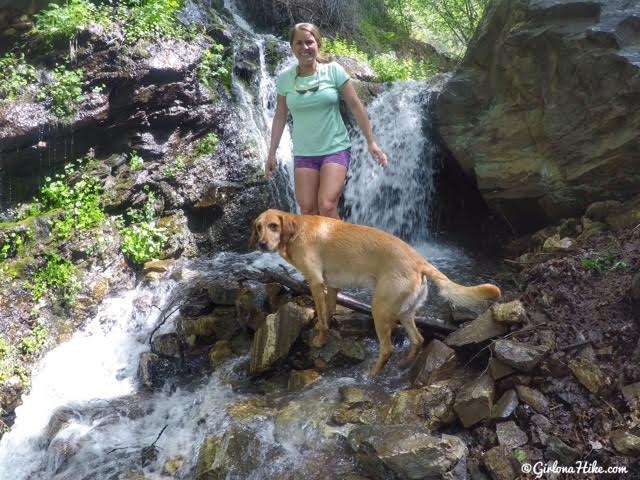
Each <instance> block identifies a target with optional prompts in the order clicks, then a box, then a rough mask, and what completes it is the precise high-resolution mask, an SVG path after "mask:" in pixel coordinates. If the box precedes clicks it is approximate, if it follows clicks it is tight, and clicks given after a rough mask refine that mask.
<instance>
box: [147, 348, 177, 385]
mask: <svg viewBox="0 0 640 480" xmlns="http://www.w3.org/2000/svg"><path fill="white" fill-rule="evenodd" d="M176 373H177V365H176V364H175V363H173V362H172V361H170V360H168V359H165V358H160V357H159V356H158V355H156V354H155V353H151V352H144V353H142V354H140V361H139V363H138V379H139V380H140V383H142V385H144V386H145V387H147V388H150V389H158V388H160V387H162V385H164V382H165V381H166V379H167V378H168V377H170V376H173V375H175V374H176Z"/></svg>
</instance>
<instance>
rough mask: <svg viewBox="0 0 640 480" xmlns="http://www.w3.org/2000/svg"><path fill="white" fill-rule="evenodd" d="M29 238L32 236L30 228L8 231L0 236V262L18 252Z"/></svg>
mask: <svg viewBox="0 0 640 480" xmlns="http://www.w3.org/2000/svg"><path fill="white" fill-rule="evenodd" d="M31 238H33V232H32V231H31V230H30V229H26V230H22V231H13V232H9V233H7V234H6V235H5V236H4V237H3V238H0V262H1V261H3V260H6V259H8V258H11V257H15V256H16V255H17V254H19V253H20V252H21V251H22V248H23V247H24V244H25V243H26V242H27V241H28V240H30V239H31Z"/></svg>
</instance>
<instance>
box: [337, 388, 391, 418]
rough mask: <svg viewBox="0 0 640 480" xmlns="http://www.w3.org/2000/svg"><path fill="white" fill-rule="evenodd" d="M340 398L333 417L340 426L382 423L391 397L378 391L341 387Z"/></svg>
mask: <svg viewBox="0 0 640 480" xmlns="http://www.w3.org/2000/svg"><path fill="white" fill-rule="evenodd" d="M340 397H341V402H340V404H339V405H338V406H337V407H336V410H335V411H334V413H333V417H332V420H333V421H334V422H335V423H337V424H338V425H344V424H346V423H356V424H362V425H373V424H378V423H382V421H383V420H384V417H385V416H386V413H387V409H388V406H389V395H388V394H387V393H386V392H384V391H383V390H378V389H375V390H374V389H371V388H366V389H365V388H358V387H340Z"/></svg>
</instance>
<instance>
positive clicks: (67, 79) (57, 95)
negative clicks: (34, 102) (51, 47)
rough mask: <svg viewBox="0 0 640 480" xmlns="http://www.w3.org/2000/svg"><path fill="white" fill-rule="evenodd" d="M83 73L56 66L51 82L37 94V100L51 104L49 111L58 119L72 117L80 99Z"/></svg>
mask: <svg viewBox="0 0 640 480" xmlns="http://www.w3.org/2000/svg"><path fill="white" fill-rule="evenodd" d="M83 83H84V71H83V70H82V69H77V70H67V69H66V67H65V66H64V65H58V66H56V68H55V69H54V70H53V81H52V82H51V83H50V84H49V85H46V86H45V87H44V89H43V90H42V91H41V92H40V93H39V94H38V100H45V101H48V102H51V111H52V112H53V114H54V115H55V116H56V117H58V118H67V117H70V116H72V115H73V114H74V113H75V112H76V110H77V109H78V104H79V103H80V99H81V98H82V85H83Z"/></svg>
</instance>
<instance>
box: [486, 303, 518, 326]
mask: <svg viewBox="0 0 640 480" xmlns="http://www.w3.org/2000/svg"><path fill="white" fill-rule="evenodd" d="M491 313H492V314H493V319H494V320H495V321H496V322H498V323H506V324H509V325H517V324H520V323H523V322H524V321H525V320H526V319H527V312H526V310H525V309H524V305H523V304H522V302H521V301H520V300H514V301H513V302H509V303H495V304H493V305H492V306H491Z"/></svg>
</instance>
